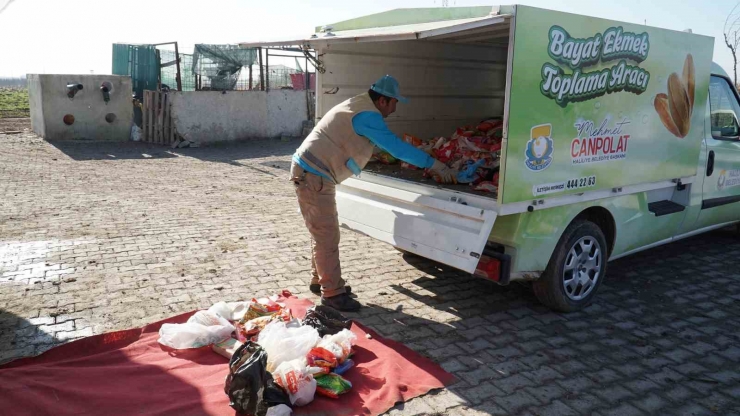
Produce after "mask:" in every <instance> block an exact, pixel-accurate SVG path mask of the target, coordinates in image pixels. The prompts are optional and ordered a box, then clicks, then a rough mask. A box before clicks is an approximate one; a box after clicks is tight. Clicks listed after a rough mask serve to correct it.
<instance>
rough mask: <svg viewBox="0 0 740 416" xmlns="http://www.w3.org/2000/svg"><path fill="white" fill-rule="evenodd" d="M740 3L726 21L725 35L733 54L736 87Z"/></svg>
mask: <svg viewBox="0 0 740 416" xmlns="http://www.w3.org/2000/svg"><path fill="white" fill-rule="evenodd" d="M738 6H740V3H738V4H737V5H735V7H733V8H732V10H731V11H730V14H728V15H727V19H725V27H724V30H723V32H724V35H725V45H727V47H728V48H730V52H732V61H733V64H734V66H733V70H734V75H735V79H734V81H735V85H737V48H738V46H740V10H739V9H738Z"/></svg>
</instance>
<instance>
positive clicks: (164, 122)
mask: <svg viewBox="0 0 740 416" xmlns="http://www.w3.org/2000/svg"><path fill="white" fill-rule="evenodd" d="M161 100H162V101H161V104H160V105H161V106H162V112H161V114H160V119H161V120H162V121H161V123H160V136H161V138H162V144H166V143H167V136H166V132H167V94H166V93H164V92H163V93H162V97H161Z"/></svg>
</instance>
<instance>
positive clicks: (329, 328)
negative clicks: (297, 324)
mask: <svg viewBox="0 0 740 416" xmlns="http://www.w3.org/2000/svg"><path fill="white" fill-rule="evenodd" d="M303 325H309V326H312V327H314V328H316V330H317V331H319V335H320V336H322V337H323V336H324V335H327V334H328V335H334V334H336V333H338V332H340V331H341V330H343V329H349V328H350V327H351V326H352V321H351V320H349V319H347V318H346V317H345V316H344V315H342V314H341V312H339V311H338V310H336V309H334V308H332V307H329V306H324V305H316V306H312V307H311V308H309V309H308V310H307V311H306V317H305V318H303Z"/></svg>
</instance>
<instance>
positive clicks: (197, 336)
mask: <svg viewBox="0 0 740 416" xmlns="http://www.w3.org/2000/svg"><path fill="white" fill-rule="evenodd" d="M232 332H234V327H233V326H232V325H228V326H224V325H214V326H205V325H201V324H199V323H195V322H187V323H184V324H163V325H162V327H161V328H159V343H160V344H162V345H166V346H168V347H170V348H175V349H178V350H182V349H186V348H200V347H205V346H206V345H211V344H217V343H219V342H221V341H223V340H225V339H226V338H228V337H230V336H231V333H232Z"/></svg>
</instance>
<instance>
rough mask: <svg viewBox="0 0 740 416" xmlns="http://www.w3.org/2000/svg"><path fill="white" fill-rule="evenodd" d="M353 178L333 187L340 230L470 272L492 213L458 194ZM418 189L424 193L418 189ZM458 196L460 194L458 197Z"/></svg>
mask: <svg viewBox="0 0 740 416" xmlns="http://www.w3.org/2000/svg"><path fill="white" fill-rule="evenodd" d="M420 187H421V188H419V189H417V190H414V189H413V186H411V185H408V184H405V185H404V188H405V189H399V188H396V187H394V186H392V185H384V184H379V183H373V182H368V181H363V180H357V179H353V178H351V179H347V180H346V181H344V182H343V183H342V184H341V185H340V186H339V187H337V210H338V212H339V224H340V226H342V227H345V228H348V229H350V230H353V231H357V232H359V233H362V234H365V235H368V236H370V237H372V238H375V239H377V240H380V241H383V242H386V243H388V244H391V245H393V246H395V247H397V248H399V249H402V250H405V251H408V252H411V253H414V254H417V255H419V256H422V257H425V258H428V259H431V260H435V261H437V262H440V263H443V264H446V265H449V266H452V267H455V268H457V269H460V270H464V271H466V272H468V273H474V272H475V270H476V266H477V265H478V262H479V260H480V258H481V256H482V255H483V250H484V248H485V246H486V242H487V241H488V238H489V236H490V234H491V230H492V229H493V224H494V222H495V221H496V217H497V213H496V212H495V211H493V210H491V209H484V208H479V207H474V206H471V205H465V204H466V202H465V198H464V194H460V193H458V192H450V191H446V190H441V189H439V190H438V189H433V192H430V189H431V188H430V187H427V186H423V185H421V186H420ZM422 188H424V189H422ZM461 195H462V196H461Z"/></svg>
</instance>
